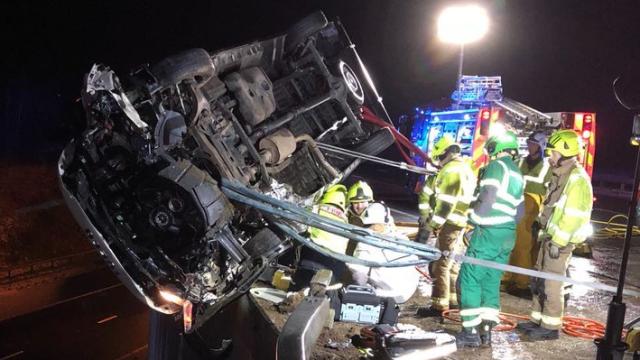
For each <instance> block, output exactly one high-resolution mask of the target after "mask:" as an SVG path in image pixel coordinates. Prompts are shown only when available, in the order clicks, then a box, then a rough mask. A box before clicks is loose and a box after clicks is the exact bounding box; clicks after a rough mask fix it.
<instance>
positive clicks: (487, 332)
mask: <svg viewBox="0 0 640 360" xmlns="http://www.w3.org/2000/svg"><path fill="white" fill-rule="evenodd" d="M493 326H494V323H493V322H492V321H483V322H482V324H480V329H479V331H478V332H479V333H480V345H481V346H482V347H491V329H493Z"/></svg>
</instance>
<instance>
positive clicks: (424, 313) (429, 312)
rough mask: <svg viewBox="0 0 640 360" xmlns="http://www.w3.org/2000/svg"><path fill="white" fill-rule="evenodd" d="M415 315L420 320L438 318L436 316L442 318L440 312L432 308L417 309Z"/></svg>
mask: <svg viewBox="0 0 640 360" xmlns="http://www.w3.org/2000/svg"><path fill="white" fill-rule="evenodd" d="M416 315H417V316H418V317H421V318H426V317H438V316H442V310H439V309H436V308H434V307H433V306H429V307H421V308H418V311H417V312H416Z"/></svg>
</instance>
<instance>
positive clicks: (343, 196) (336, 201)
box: [318, 184, 347, 211]
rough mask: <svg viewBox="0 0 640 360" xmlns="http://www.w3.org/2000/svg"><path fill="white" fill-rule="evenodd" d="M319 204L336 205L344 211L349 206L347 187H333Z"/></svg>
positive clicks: (339, 185)
mask: <svg viewBox="0 0 640 360" xmlns="http://www.w3.org/2000/svg"><path fill="white" fill-rule="evenodd" d="M318 202H319V203H320V204H331V205H335V206H337V207H339V208H341V209H342V210H343V211H344V210H345V208H346V205H347V187H346V186H344V185H342V184H336V185H331V186H330V187H329V188H328V189H327V191H325V192H324V194H322V197H321V198H320V201H318Z"/></svg>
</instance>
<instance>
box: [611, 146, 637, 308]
mask: <svg viewBox="0 0 640 360" xmlns="http://www.w3.org/2000/svg"><path fill="white" fill-rule="evenodd" d="M635 171H636V173H635V175H634V178H633V191H632V194H633V195H631V205H630V206H629V212H628V214H627V216H628V220H627V233H626V234H625V237H624V246H623V248H622V263H621V264H620V276H619V277H618V293H617V294H616V297H615V299H614V300H616V301H618V302H622V291H623V289H624V281H625V278H626V276H627V263H628V261H629V248H630V247H631V235H632V234H633V222H634V219H635V218H636V206H637V205H638V184H639V183H640V147H638V155H637V156H636V169H635Z"/></svg>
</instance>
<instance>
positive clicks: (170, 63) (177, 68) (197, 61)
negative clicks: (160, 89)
mask: <svg viewBox="0 0 640 360" xmlns="http://www.w3.org/2000/svg"><path fill="white" fill-rule="evenodd" d="M151 72H152V73H153V74H154V75H155V76H156V78H157V80H158V82H159V83H160V84H161V85H162V86H164V87H167V86H172V85H175V84H178V83H179V82H181V81H182V80H185V79H193V78H195V77H202V78H209V77H211V76H213V75H214V74H215V68H214V66H213V62H212V61H211V56H209V53H208V52H207V51H206V50H204V49H191V50H187V51H184V52H181V53H179V54H176V55H173V56H170V57H168V58H166V59H164V60H162V61H160V62H158V63H157V64H156V65H154V66H153V67H152V68H151Z"/></svg>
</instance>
